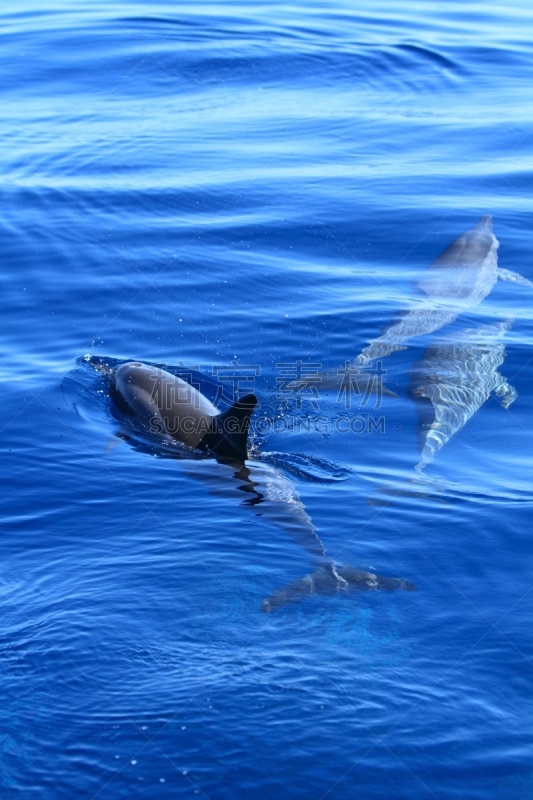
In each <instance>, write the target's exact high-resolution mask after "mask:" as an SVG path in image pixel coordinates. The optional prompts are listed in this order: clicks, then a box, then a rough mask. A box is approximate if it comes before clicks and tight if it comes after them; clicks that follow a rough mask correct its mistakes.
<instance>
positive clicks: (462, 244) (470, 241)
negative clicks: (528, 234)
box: [354, 216, 533, 367]
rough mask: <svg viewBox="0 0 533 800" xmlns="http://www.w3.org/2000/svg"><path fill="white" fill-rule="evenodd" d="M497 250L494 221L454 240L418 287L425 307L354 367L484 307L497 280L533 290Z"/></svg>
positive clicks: (365, 353)
mask: <svg viewBox="0 0 533 800" xmlns="http://www.w3.org/2000/svg"><path fill="white" fill-rule="evenodd" d="M498 247H499V242H498V240H497V239H496V237H495V236H494V234H493V232H492V217H491V216H485V217H481V219H480V220H479V222H478V223H477V225H475V226H474V227H473V228H472V229H471V230H469V231H466V233H463V234H462V235H461V236H459V237H458V238H457V239H455V240H454V241H453V242H452V243H451V244H450V245H448V247H447V248H446V249H445V250H444V252H442V253H441V254H440V256H438V257H437V258H436V259H435V261H433V262H432V263H431V264H430V266H429V267H428V269H427V271H426V274H425V276H424V277H423V279H422V280H421V281H420V282H419V283H418V288H419V289H420V291H421V292H422V296H423V299H422V301H421V303H420V305H418V306H417V307H416V308H413V309H412V310H411V311H408V312H407V313H405V314H404V315H402V317H401V319H400V320H399V321H398V322H395V323H393V324H392V325H390V327H389V328H388V329H387V330H386V331H385V333H384V334H383V335H382V336H378V337H377V338H376V339H374V340H373V341H372V342H370V344H369V345H368V346H367V347H365V348H364V350H363V351H362V352H361V353H360V354H359V355H358V356H357V358H356V359H355V361H354V364H355V365H357V366H360V367H364V366H365V365H367V364H369V363H370V362H371V361H374V360H375V359H378V358H385V357H386V356H389V355H390V354H391V353H394V352H396V351H397V350H405V347H406V342H408V341H409V340H410V339H412V338H413V337H415V336H421V335H423V334H427V333H433V331H436V330H438V329H439V328H442V327H443V326H444V325H448V324H449V323H450V322H453V321H454V319H456V317H457V316H459V314H460V313H461V312H463V311H466V310H467V309H469V308H473V307H475V306H477V305H479V303H481V301H482V300H483V299H484V298H485V297H486V296H487V295H488V294H489V293H490V291H491V290H492V288H493V286H494V284H495V283H496V281H497V280H498V278H500V280H502V281H510V282H512V283H517V284H520V285H521V286H529V287H533V283H532V282H531V281H529V280H527V278H523V277H522V276H521V275H519V274H518V273H517V272H511V271H510V270H508V269H501V268H499V267H498V254H497V251H498Z"/></svg>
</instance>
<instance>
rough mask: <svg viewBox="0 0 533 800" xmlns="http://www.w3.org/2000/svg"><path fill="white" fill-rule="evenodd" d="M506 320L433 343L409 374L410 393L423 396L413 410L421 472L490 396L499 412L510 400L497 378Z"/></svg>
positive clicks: (510, 389) (511, 393)
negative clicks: (416, 417)
mask: <svg viewBox="0 0 533 800" xmlns="http://www.w3.org/2000/svg"><path fill="white" fill-rule="evenodd" d="M511 324H512V321H510V320H506V321H504V322H499V323H494V324H492V325H480V326H479V327H478V328H467V329H466V330H462V331H459V332H456V333H453V334H450V335H449V336H445V337H441V338H440V339H437V340H436V341H435V343H434V344H433V345H432V346H431V347H429V348H428V349H427V350H426V351H425V353H424V355H423V357H422V359H421V360H420V361H419V362H418V363H417V364H415V367H414V371H413V373H412V376H411V384H412V389H411V395H412V396H413V398H415V399H420V398H424V400H422V401H421V402H419V403H418V407H419V439H420V462H419V463H418V464H417V465H416V467H415V469H416V470H417V471H419V472H420V471H421V470H422V469H423V468H424V467H425V466H426V464H428V463H429V462H430V461H432V459H433V458H434V456H435V454H436V453H437V452H438V451H439V450H440V449H441V448H442V447H443V446H444V445H445V444H446V442H448V441H449V440H450V439H451V438H452V436H454V435H455V434H456V433H457V432H458V431H460V430H461V428H462V427H463V426H464V425H465V424H466V423H467V422H468V420H469V419H470V418H471V417H472V416H473V415H474V414H475V413H476V411H477V410H478V409H479V408H481V406H482V405H483V403H485V402H486V401H487V400H488V398H489V396H490V394H491V393H492V392H494V393H495V394H496V396H497V397H499V398H500V403H501V405H502V406H503V407H504V408H508V407H509V406H510V405H511V403H512V402H513V401H514V400H515V399H516V397H517V392H516V390H515V389H514V388H513V387H512V386H510V385H509V384H508V382H507V380H506V379H505V378H504V377H503V376H502V375H500V373H499V372H498V367H499V366H500V364H502V363H503V361H504V358H505V350H504V345H503V344H502V343H501V342H500V341H499V340H500V339H501V338H502V336H503V335H504V334H505V332H506V331H508V330H509V328H510V327H511Z"/></svg>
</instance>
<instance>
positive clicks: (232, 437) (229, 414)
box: [200, 394, 257, 462]
mask: <svg viewBox="0 0 533 800" xmlns="http://www.w3.org/2000/svg"><path fill="white" fill-rule="evenodd" d="M256 405H257V397H256V396H255V395H254V394H247V395H245V396H244V397H241V399H240V400H237V402H236V403H234V404H233V405H232V406H231V408H228V409H227V411H224V412H223V413H222V414H218V416H216V417H214V418H213V422H212V425H211V428H210V429H209V431H208V432H207V433H206V435H205V436H204V438H203V439H202V441H201V442H200V446H201V447H202V446H204V445H206V446H207V447H208V448H209V450H212V451H213V452H214V453H215V454H216V455H217V456H220V457H221V458H228V459H231V460H232V461H242V462H244V461H246V458H247V455H248V430H249V428H250V417H251V416H252V413H253V411H254V408H255V407H256Z"/></svg>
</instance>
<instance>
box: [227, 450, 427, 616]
mask: <svg viewBox="0 0 533 800" xmlns="http://www.w3.org/2000/svg"><path fill="white" fill-rule="evenodd" d="M235 477H236V478H239V479H240V480H242V481H245V482H246V483H244V484H243V486H242V487H241V488H242V489H243V490H244V491H245V492H251V493H253V494H254V495H255V497H254V499H250V504H252V505H254V506H255V508H256V510H257V512H258V513H260V514H261V516H264V517H265V518H266V519H267V520H268V521H270V522H274V523H275V524H276V525H277V526H278V527H279V528H281V529H282V530H285V531H287V532H288V533H289V534H290V535H291V537H292V538H293V539H294V541H296V542H297V543H298V544H299V545H301V546H302V547H303V548H304V549H305V550H307V552H308V553H310V555H311V556H313V560H314V562H315V564H316V565H317V568H316V570H315V571H314V572H313V573H312V574H311V575H306V576H305V577H304V578H300V579H298V580H296V581H293V582H292V583H290V584H288V586H284V587H283V588H281V589H277V590H276V591H275V592H273V593H272V594H271V595H270V596H269V597H267V598H266V599H265V600H263V602H262V604H261V610H262V611H263V612H264V613H265V614H268V613H270V612H271V611H273V610H274V609H279V608H282V607H284V606H286V605H288V604H289V603H294V602H299V601H301V600H304V599H305V598H306V597H309V596H310V595H312V594H314V595H332V594H337V593H339V592H351V591H357V590H359V591H364V590H370V589H382V590H386V591H394V590H395V589H403V590H404V591H408V592H409V591H414V590H415V585H414V584H413V583H411V582H409V581H405V580H403V578H389V577H385V576H383V575H376V574H373V573H370V572H365V571H363V570H360V569H357V567H351V566H346V565H339V564H336V563H335V562H334V561H333V560H332V559H331V558H330V557H329V556H328V555H327V551H326V548H325V546H324V544H323V543H322V541H321V539H320V536H319V535H318V529H317V528H316V526H315V525H314V524H313V521H312V519H311V517H310V516H309V514H308V513H307V511H306V509H305V506H304V504H303V503H302V501H301V499H300V496H299V494H298V492H297V491H296V487H295V486H294V483H293V482H292V481H290V480H289V479H288V478H287V477H286V476H285V475H283V473H282V472H280V470H277V469H274V468H273V467H272V466H270V465H269V464H264V463H261V462H260V461H259V462H258V461H250V462H247V463H246V465H245V466H244V467H243V468H242V469H241V470H240V471H239V472H238V473H236V474H235ZM259 504H261V505H259Z"/></svg>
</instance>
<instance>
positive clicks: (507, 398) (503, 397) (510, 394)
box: [494, 373, 518, 408]
mask: <svg viewBox="0 0 533 800" xmlns="http://www.w3.org/2000/svg"><path fill="white" fill-rule="evenodd" d="M498 377H500V378H501V379H502V382H501V384H500V385H499V386H498V387H497V388H496V389H495V390H494V394H495V395H496V397H499V398H500V405H501V406H502V408H509V406H510V405H511V403H514V401H515V400H516V398H517V397H518V392H517V391H516V389H515V388H514V386H511V384H510V383H507V381H506V380H505V378H504V377H503V375H500V374H499V373H498Z"/></svg>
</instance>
